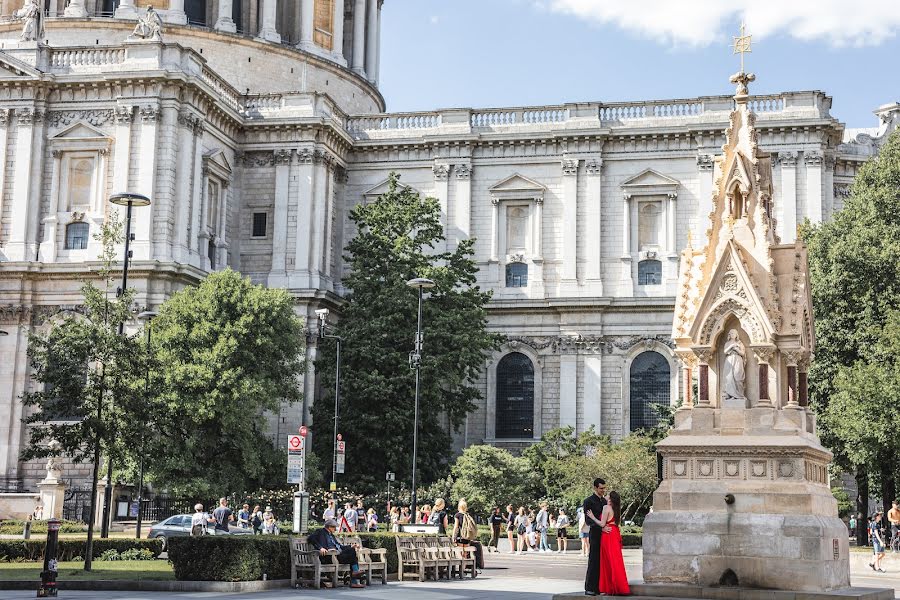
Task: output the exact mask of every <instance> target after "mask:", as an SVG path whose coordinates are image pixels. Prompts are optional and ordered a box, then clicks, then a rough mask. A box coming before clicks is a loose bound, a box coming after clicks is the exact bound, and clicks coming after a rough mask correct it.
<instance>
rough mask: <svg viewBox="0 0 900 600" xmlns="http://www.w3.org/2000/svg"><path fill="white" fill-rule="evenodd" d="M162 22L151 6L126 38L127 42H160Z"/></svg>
mask: <svg viewBox="0 0 900 600" xmlns="http://www.w3.org/2000/svg"><path fill="white" fill-rule="evenodd" d="M162 28H163V21H162V17H160V16H159V13H158V12H156V11H155V10H153V7H152V6H148V7H147V12H145V13H144V14H143V15H142V16H141V17H140V18H139V19H138V22H137V25H135V26H134V31H133V32H132V33H131V35H130V36H129V37H128V39H129V40H146V41H148V42H161V41H162Z"/></svg>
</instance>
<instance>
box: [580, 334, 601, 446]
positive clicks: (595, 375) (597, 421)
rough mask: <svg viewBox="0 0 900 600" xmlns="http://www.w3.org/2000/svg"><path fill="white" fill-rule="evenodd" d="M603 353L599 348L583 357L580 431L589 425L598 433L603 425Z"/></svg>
mask: <svg viewBox="0 0 900 600" xmlns="http://www.w3.org/2000/svg"><path fill="white" fill-rule="evenodd" d="M602 361H603V355H602V354H601V352H600V350H599V349H596V350H595V353H594V354H590V355H585V356H584V358H583V364H584V366H583V368H582V374H583V379H584V384H583V385H582V386H581V388H582V390H583V392H582V415H581V431H587V430H588V429H590V427H591V425H593V426H594V431H596V432H597V433H600V431H601V430H602V425H603V369H602V366H603V365H602Z"/></svg>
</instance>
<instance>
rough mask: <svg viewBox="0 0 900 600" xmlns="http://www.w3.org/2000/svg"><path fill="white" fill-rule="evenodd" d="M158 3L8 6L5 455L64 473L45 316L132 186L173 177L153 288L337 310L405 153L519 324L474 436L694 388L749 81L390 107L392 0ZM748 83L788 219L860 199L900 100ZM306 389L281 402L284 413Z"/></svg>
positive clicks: (2, 92)
mask: <svg viewBox="0 0 900 600" xmlns="http://www.w3.org/2000/svg"><path fill="white" fill-rule="evenodd" d="M147 4H148V2H146V1H144V0H135V1H129V0H123V1H121V2H119V3H118V7H117V9H116V10H115V13H114V14H113V12H112V3H111V2H110V3H107V2H104V1H98V0H72V1H71V2H69V4H68V6H67V7H66V8H65V9H63V6H62V5H63V3H62V2H61V1H59V2H56V1H55V0H51V2H50V6H49V13H48V15H47V18H45V19H44V22H43V28H44V35H43V37H42V38H41V39H36V40H34V41H20V37H21V33H22V30H23V27H22V24H21V23H18V22H4V23H0V167H2V168H0V328H2V329H3V330H5V331H7V332H8V333H9V334H10V335H8V336H5V337H0V477H2V476H4V475H5V476H6V477H7V478H9V479H14V480H15V479H23V480H26V483H28V484H29V485H32V484H33V483H34V482H35V481H37V480H39V479H40V478H41V477H43V472H42V471H43V466H42V465H39V464H36V465H31V464H23V463H22V462H21V461H19V459H18V454H19V451H20V450H21V448H22V444H23V442H24V440H25V436H26V435H27V432H26V431H24V430H23V428H22V426H21V417H22V410H23V408H22V406H21V403H20V402H19V400H18V398H19V396H20V395H21V393H22V392H23V391H24V390H26V389H28V388H29V386H32V385H34V384H33V383H32V382H31V380H30V378H29V368H28V361H27V357H26V354H25V351H26V348H27V344H28V339H29V336H30V335H31V334H32V333H33V332H34V331H36V330H37V329H38V328H40V327H47V326H49V325H48V323H49V319H50V318H51V317H52V316H53V315H54V314H56V313H58V312H60V311H66V310H74V309H77V306H78V304H79V297H78V287H79V279H80V278H81V277H83V275H84V274H85V272H87V271H88V270H89V269H91V268H92V263H93V262H94V260H95V259H94V257H95V256H96V255H97V248H96V246H95V243H94V242H93V241H92V239H91V234H92V233H93V232H95V231H96V229H97V227H98V226H99V224H100V223H101V222H102V221H103V219H105V218H106V217H107V216H108V214H109V211H110V209H111V207H110V205H109V203H108V202H107V201H106V198H107V197H108V196H109V195H110V194H111V193H112V192H114V191H120V190H129V191H135V192H140V193H143V194H146V195H148V196H150V197H151V199H152V201H153V204H152V205H151V206H150V207H149V208H146V209H136V211H135V223H136V225H135V227H136V229H135V231H136V239H135V242H134V244H133V245H132V248H133V249H134V262H133V266H132V272H131V281H132V282H133V284H134V286H135V288H136V290H137V295H138V296H137V297H138V303H139V304H140V306H141V307H149V308H155V307H157V306H159V305H160V304H161V303H162V302H163V301H164V300H165V299H166V298H167V297H169V296H170V295H171V294H172V293H173V292H174V291H176V290H177V289H179V288H181V287H183V286H185V285H190V284H192V283H194V282H196V281H198V280H200V279H202V278H203V277H204V276H205V275H206V274H207V273H209V272H210V271H212V270H216V269H221V268H223V267H225V266H230V267H232V268H234V269H236V270H239V271H240V272H242V273H244V274H245V275H247V276H248V277H250V278H252V279H253V280H254V281H255V282H259V283H264V284H267V285H269V286H278V287H285V288H287V289H289V290H290V291H291V293H292V294H293V295H294V297H295V298H296V306H297V312H298V314H300V315H302V316H304V317H307V318H309V322H310V323H313V322H314V319H312V318H311V317H313V315H314V311H315V310H316V309H318V308H321V307H328V308H331V309H332V313H333V314H335V315H339V313H340V302H341V296H342V295H343V294H344V293H345V291H346V290H345V289H344V288H343V286H342V283H341V279H342V278H341V274H342V272H343V270H344V268H345V265H344V264H343V260H342V258H341V248H342V247H343V246H344V245H345V243H346V241H347V240H348V239H349V238H350V236H352V235H353V233H354V232H353V229H352V224H351V223H350V222H349V220H348V218H347V214H348V212H349V210H350V209H351V208H352V206H353V205H355V204H357V203H360V202H366V201H370V200H372V199H374V198H375V197H377V196H378V195H379V194H380V193H381V192H382V191H383V190H384V189H385V186H386V181H387V177H388V173H389V172H391V171H397V172H398V173H400V174H401V181H402V182H403V184H404V185H408V186H410V187H412V188H414V189H416V190H418V191H420V192H422V193H423V194H427V195H430V196H434V197H436V198H437V199H438V200H439V201H440V203H441V206H442V209H443V218H444V220H445V224H446V233H447V239H448V241H447V243H448V244H449V245H450V246H451V247H452V245H453V244H456V243H457V241H458V240H460V239H462V238H465V237H475V238H477V242H476V259H477V261H478V263H479V267H480V274H479V283H480V284H481V285H482V286H484V287H486V288H488V289H491V290H492V291H493V292H494V299H493V301H492V303H491V305H490V325H491V327H492V328H493V329H495V330H496V331H499V332H502V333H504V334H506V335H507V336H508V338H509V341H508V342H507V344H506V345H505V346H504V348H503V349H502V350H501V351H500V352H498V353H497V354H496V355H495V356H492V357H489V358H488V359H487V360H486V363H485V369H484V372H483V376H482V378H481V380H480V381H479V383H478V385H479V386H480V387H481V390H482V392H483V394H484V397H485V400H484V402H483V403H482V405H481V406H479V408H478V410H477V411H475V412H474V413H472V414H471V415H470V417H469V419H468V422H467V423H466V425H465V427H464V428H462V430H461V431H459V432H458V434H457V436H456V443H457V447H462V446H465V445H467V444H472V443H479V442H483V441H486V442H489V443H496V444H502V445H505V446H508V447H522V446H524V445H526V444H528V443H530V442H531V441H533V440H534V439H535V438H538V437H539V436H540V434H541V433H542V432H543V431H546V430H548V429H550V428H553V427H556V426H558V425H572V426H575V427H576V428H577V429H579V430H583V429H586V428H588V427H590V426H595V427H596V428H597V429H598V430H600V431H602V432H604V433H608V434H610V435H612V436H613V437H614V438H621V437H622V436H624V435H627V434H628V433H629V431H631V430H632V429H633V428H636V427H642V426H646V425H649V424H652V422H653V421H654V420H655V418H656V417H655V414H656V413H655V412H654V411H653V410H652V408H651V406H650V405H651V404H654V403H670V402H674V401H676V400H677V399H678V398H679V389H680V387H679V377H680V375H679V372H678V369H677V368H676V357H675V353H674V351H673V342H672V340H671V322H672V315H673V310H674V309H675V305H676V299H675V294H676V283H677V279H678V273H679V263H678V256H679V255H678V249H679V248H682V247H683V246H684V245H685V244H686V242H687V239H688V235H689V234H690V235H691V236H692V237H693V239H694V240H701V239H704V238H705V236H706V231H705V227H706V225H705V223H706V221H705V219H706V216H707V215H708V214H709V212H710V210H711V208H712V207H711V200H710V199H711V190H712V187H713V160H712V157H713V156H714V155H716V154H717V153H718V152H719V148H720V147H721V145H722V144H723V143H724V133H723V132H724V130H725V127H726V126H727V125H728V119H729V114H730V111H731V110H732V108H733V99H732V98H731V96H727V95H725V96H701V97H697V98H691V99H682V100H665V101H646V102H643V101H642V102H623V103H602V102H584V103H571V104H564V105H559V106H543V107H528V108H503V109H469V108H460V109H450V110H443V111H434V112H425V113H404V114H400V113H385V112H383V111H384V109H385V103H384V100H383V98H382V97H381V95H380V93H379V91H378V88H377V81H378V73H379V71H380V64H379V63H380V55H379V43H378V38H379V31H380V18H381V17H380V14H381V12H380V8H381V2H380V1H379V0H301V1H298V2H286V1H284V0H280V1H279V0H243V1H242V0H206V1H202V0H201V1H197V0H169V1H168V2H156V1H155V2H153V3H152V4H153V5H154V7H155V8H157V9H158V12H159V14H160V16H161V18H162V20H163V27H162V32H161V40H160V41H153V40H135V39H133V40H131V41H127V40H128V38H129V37H134V36H132V34H133V32H134V30H135V19H137V18H138V16H139V15H141V14H142V13H143V11H144V10H145V7H146V5H147ZM21 6H22V2H20V1H18V0H4V1H3V3H2V4H0V10H2V12H3V14H4V15H9V14H11V13H12V12H13V11H15V10H18V9H19V8H20V7H21ZM185 21H188V22H190V23H191V26H185V25H184V23H185ZM749 102H750V106H751V107H752V109H753V110H754V111H755V112H756V113H757V115H758V120H757V130H758V132H759V136H760V147H761V148H763V149H764V150H765V151H766V152H770V153H772V154H773V156H775V157H776V158H775V160H774V167H773V180H772V185H773V188H774V191H775V193H776V194H777V195H778V196H779V197H780V198H781V199H782V200H781V202H780V203H779V204H778V205H777V206H776V209H775V214H773V215H772V219H773V222H774V223H775V227H776V231H777V232H778V234H779V235H780V236H781V239H782V240H783V241H784V242H790V241H792V240H793V238H794V235H795V230H796V225H797V223H799V222H801V221H802V220H803V219H804V218H806V217H809V218H811V219H812V220H814V221H816V220H821V219H827V218H829V216H830V215H831V214H832V213H833V212H834V211H836V210H839V209H840V207H841V204H842V202H843V198H844V197H845V194H846V190H847V186H848V185H849V184H850V183H851V182H852V180H853V177H854V175H855V173H856V170H857V168H858V166H859V165H860V164H861V163H862V162H863V161H864V160H866V159H867V158H868V157H869V156H871V155H872V154H873V153H874V152H876V151H877V147H878V145H879V143H880V141H881V140H882V139H883V136H884V135H885V134H886V132H887V131H889V130H891V129H893V128H894V127H896V123H897V120H898V118H900V107H898V106H897V105H889V106H886V107H883V109H881V111H880V112H879V117H880V119H881V123H880V125H879V127H878V128H876V129H875V130H864V131H862V130H861V131H855V132H850V130H845V128H844V126H843V125H842V124H841V123H839V122H838V121H837V120H835V119H834V118H833V117H832V116H831V115H830V113H829V109H830V105H831V99H830V98H829V97H828V96H827V95H825V94H823V93H821V92H815V91H811V92H785V93H782V94H774V95H770V96H756V97H753V98H751V99H750V101H749ZM134 326H135V327H137V326H138V324H137V323H135V324H134ZM315 352H316V347H315V341H314V339H313V340H311V342H310V346H309V350H308V353H309V357H310V358H312V357H314V356H315ZM304 389H305V392H306V395H307V398H308V399H311V398H312V397H313V395H314V393H315V389H316V386H315V380H314V377H312V376H309V377H307V378H306V381H305V382H304ZM308 414H309V406H308V402H307V404H306V405H304V406H302V407H299V406H298V407H284V409H283V410H282V411H280V413H278V414H272V415H270V417H269V418H270V422H271V431H272V434H273V436H274V435H281V434H283V433H286V432H292V431H295V430H296V427H297V426H298V425H299V424H300V423H301V422H303V421H304V420H306V421H307V422H309V420H308ZM312 430H313V431H314V432H315V424H312ZM83 474H84V471H79V470H78V468H76V467H73V466H71V465H66V468H65V472H64V477H76V478H77V477H81V476H82V475H83Z"/></svg>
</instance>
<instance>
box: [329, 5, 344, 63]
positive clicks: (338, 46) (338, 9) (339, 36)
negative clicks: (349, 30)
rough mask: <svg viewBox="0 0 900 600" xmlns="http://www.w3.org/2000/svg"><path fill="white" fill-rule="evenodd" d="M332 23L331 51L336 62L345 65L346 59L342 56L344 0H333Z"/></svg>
mask: <svg viewBox="0 0 900 600" xmlns="http://www.w3.org/2000/svg"><path fill="white" fill-rule="evenodd" d="M332 23H333V25H332V28H333V30H334V37H332V40H333V43H332V45H331V53H332V54H333V55H334V60H335V61H336V62H338V63H340V64H342V65H346V64H347V59H346V58H344V0H334V17H333V20H332Z"/></svg>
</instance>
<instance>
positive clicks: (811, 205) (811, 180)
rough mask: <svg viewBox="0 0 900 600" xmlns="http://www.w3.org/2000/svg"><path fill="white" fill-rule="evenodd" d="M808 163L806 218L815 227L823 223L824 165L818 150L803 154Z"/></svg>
mask: <svg viewBox="0 0 900 600" xmlns="http://www.w3.org/2000/svg"><path fill="white" fill-rule="evenodd" d="M803 162H805V163H806V216H807V217H809V220H810V222H811V223H813V224H814V225H817V224H819V223H821V222H822V214H823V210H822V163H823V162H824V158H823V156H822V153H821V152H819V151H818V150H814V151H811V152H804V153H803Z"/></svg>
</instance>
